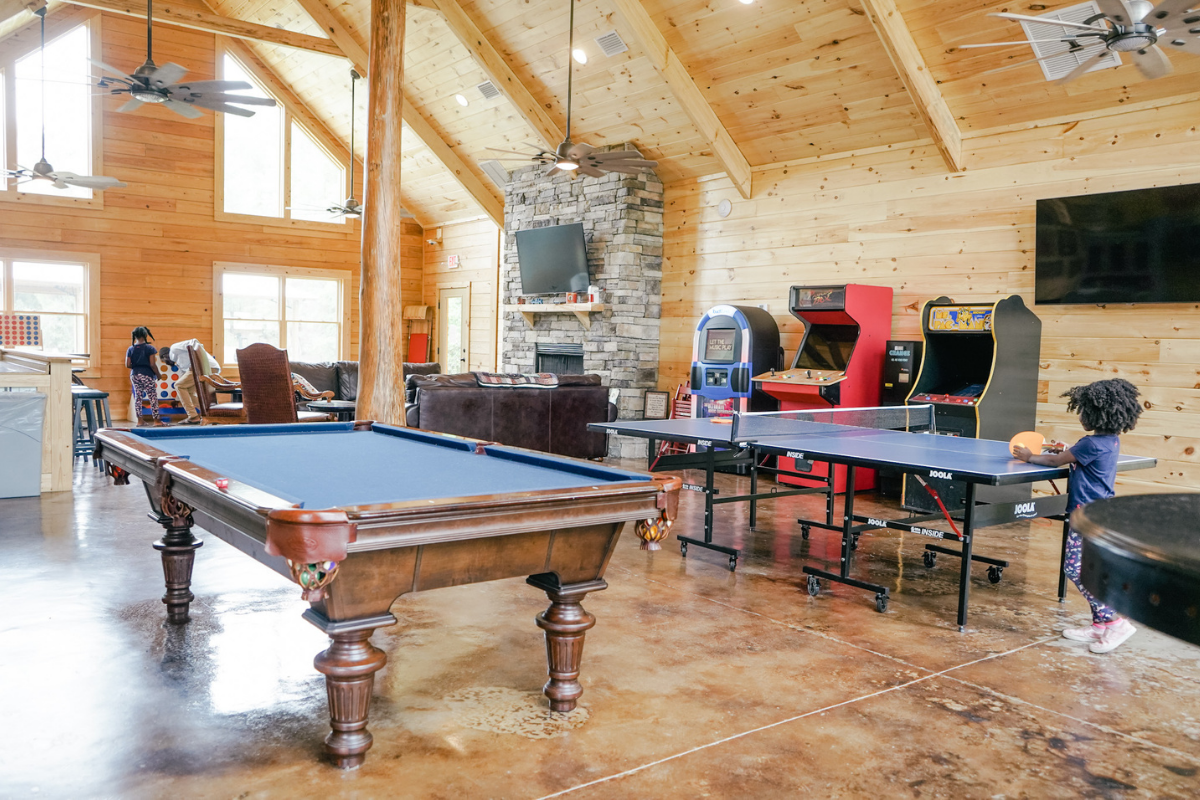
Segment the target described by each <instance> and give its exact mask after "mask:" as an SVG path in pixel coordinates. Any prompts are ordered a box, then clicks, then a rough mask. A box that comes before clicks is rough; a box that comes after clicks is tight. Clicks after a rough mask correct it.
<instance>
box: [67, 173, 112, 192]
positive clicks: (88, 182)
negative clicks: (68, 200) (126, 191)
mask: <svg viewBox="0 0 1200 800" xmlns="http://www.w3.org/2000/svg"><path fill="white" fill-rule="evenodd" d="M51 178H52V179H53V180H54V181H55V184H54V185H55V186H58V184H59V183H63V184H66V185H67V186H79V187H82V188H84V189H99V190H101V191H103V190H104V189H120V188H123V187H124V186H126V185H127V184H125V183H123V182H122V181H119V180H117V179H116V178H109V177H107V176H104V175H76V174H75V173H74V172H54V173H51Z"/></svg>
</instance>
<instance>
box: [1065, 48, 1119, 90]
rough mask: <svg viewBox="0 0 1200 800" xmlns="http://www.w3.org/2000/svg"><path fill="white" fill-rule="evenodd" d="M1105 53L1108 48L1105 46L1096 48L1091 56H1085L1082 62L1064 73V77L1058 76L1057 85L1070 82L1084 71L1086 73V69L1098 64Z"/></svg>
mask: <svg viewBox="0 0 1200 800" xmlns="http://www.w3.org/2000/svg"><path fill="white" fill-rule="evenodd" d="M1106 55H1108V49H1107V48H1102V49H1100V50H1097V51H1096V53H1095V54H1094V55H1091V56H1089V57H1088V58H1085V59H1084V60H1083V63H1082V64H1080V65H1079V66H1078V67H1076V68H1075V69H1073V70H1071V71H1070V72H1069V73H1067V74H1066V75H1065V76H1064V77H1062V78H1059V79H1058V80H1057V81H1056V83H1058V84H1059V85H1062V84H1064V83H1070V82H1071V81H1073V80H1075V79H1076V78H1078V77H1079V76H1081V75H1083V74H1084V73H1086V72H1087V71H1088V70H1090V69H1091V68H1092V67H1094V66H1096V65H1097V64H1099V63H1100V61H1101V59H1103V58H1104V57H1105V56H1106Z"/></svg>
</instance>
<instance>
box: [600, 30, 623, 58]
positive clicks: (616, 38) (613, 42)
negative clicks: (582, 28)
mask: <svg viewBox="0 0 1200 800" xmlns="http://www.w3.org/2000/svg"><path fill="white" fill-rule="evenodd" d="M596 44H598V45H600V50H601V52H603V53H604V55H606V56H609V57H612V56H615V55H617V54H618V53H624V52H625V51H626V50H628V49H629V45H627V44H625V40H624V39H622V38H621V37H620V35H619V34H618V33H617V32H616V31H609V32H608V33H606V34H604V35H603V36H597V37H596Z"/></svg>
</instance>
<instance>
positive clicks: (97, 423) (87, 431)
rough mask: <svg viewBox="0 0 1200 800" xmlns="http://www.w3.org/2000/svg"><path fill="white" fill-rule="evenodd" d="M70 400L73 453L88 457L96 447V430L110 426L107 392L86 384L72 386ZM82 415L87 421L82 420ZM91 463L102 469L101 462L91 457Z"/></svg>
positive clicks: (76, 455) (77, 455)
mask: <svg viewBox="0 0 1200 800" xmlns="http://www.w3.org/2000/svg"><path fill="white" fill-rule="evenodd" d="M71 400H72V402H73V405H74V409H73V412H72V416H73V422H74V427H75V440H74V441H75V444H74V450H73V454H74V456H75V457H76V458H78V457H79V456H83V457H84V458H90V457H91V456H92V453H93V451H94V450H95V449H96V430H97V429H98V428H101V427H104V428H111V427H112V412H111V411H110V410H109V408H108V392H102V391H100V390H99V389H92V388H90V387H87V386H72V387H71ZM84 417H86V418H87V422H86V423H85V422H84ZM92 463H93V464H94V465H96V466H99V467H100V468H102V469H103V467H104V464H103V462H101V461H99V460H97V459H95V458H93V459H92Z"/></svg>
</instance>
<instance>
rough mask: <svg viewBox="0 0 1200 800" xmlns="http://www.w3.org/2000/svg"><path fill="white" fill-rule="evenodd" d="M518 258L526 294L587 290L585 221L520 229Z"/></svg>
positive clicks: (522, 286) (523, 289)
mask: <svg viewBox="0 0 1200 800" xmlns="http://www.w3.org/2000/svg"><path fill="white" fill-rule="evenodd" d="M517 261H518V263H519V265H520V267H521V291H522V292H523V293H524V294H554V293H555V292H585V291H587V287H588V267H587V244H586V243H585V242H584V240H583V224H582V223H579V222H575V223H572V224H570V225H554V226H551V227H549V228H530V229H529V230H525V231H517Z"/></svg>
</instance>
